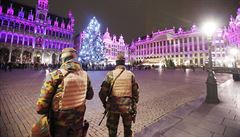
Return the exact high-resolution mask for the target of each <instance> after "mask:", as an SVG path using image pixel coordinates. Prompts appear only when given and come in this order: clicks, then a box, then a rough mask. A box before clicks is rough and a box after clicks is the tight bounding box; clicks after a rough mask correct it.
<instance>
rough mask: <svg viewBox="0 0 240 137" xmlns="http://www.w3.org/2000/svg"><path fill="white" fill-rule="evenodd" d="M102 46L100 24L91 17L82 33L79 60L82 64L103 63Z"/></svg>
mask: <svg viewBox="0 0 240 137" xmlns="http://www.w3.org/2000/svg"><path fill="white" fill-rule="evenodd" d="M103 52H104V44H103V41H102V37H101V32H100V24H99V23H98V21H97V19H96V18H95V17H93V18H92V19H91V21H90V23H89V24H88V27H87V28H86V29H85V30H84V32H83V39H82V43H81V50H80V53H79V60H80V61H81V62H82V63H84V64H98V63H101V62H102V61H104V59H105V58H104V55H103Z"/></svg>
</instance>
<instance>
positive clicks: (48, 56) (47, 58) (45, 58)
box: [42, 52, 52, 64]
mask: <svg viewBox="0 0 240 137" xmlns="http://www.w3.org/2000/svg"><path fill="white" fill-rule="evenodd" d="M51 58H52V57H51V54H50V53H48V52H45V53H44V55H43V62H42V63H44V64H51Z"/></svg>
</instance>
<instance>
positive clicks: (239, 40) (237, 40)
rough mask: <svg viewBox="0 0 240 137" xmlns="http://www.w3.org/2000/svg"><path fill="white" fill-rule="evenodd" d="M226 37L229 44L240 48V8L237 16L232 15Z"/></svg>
mask: <svg viewBox="0 0 240 137" xmlns="http://www.w3.org/2000/svg"><path fill="white" fill-rule="evenodd" d="M225 37H226V40H227V42H228V43H229V45H232V46H235V47H239V48H240V8H238V10H237V16H236V18H233V16H231V17H230V21H229V26H228V27H227V28H225Z"/></svg>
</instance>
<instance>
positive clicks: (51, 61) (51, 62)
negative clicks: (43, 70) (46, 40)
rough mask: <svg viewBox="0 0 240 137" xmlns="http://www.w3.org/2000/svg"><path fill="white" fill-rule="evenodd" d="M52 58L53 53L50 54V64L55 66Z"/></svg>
mask: <svg viewBox="0 0 240 137" xmlns="http://www.w3.org/2000/svg"><path fill="white" fill-rule="evenodd" d="M52 57H53V52H50V60H49V62H50V64H53V60H52Z"/></svg>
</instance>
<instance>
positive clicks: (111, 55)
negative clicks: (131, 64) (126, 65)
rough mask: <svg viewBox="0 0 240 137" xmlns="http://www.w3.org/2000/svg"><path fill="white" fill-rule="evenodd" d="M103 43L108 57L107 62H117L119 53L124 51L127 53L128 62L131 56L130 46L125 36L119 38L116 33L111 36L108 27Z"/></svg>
mask: <svg viewBox="0 0 240 137" xmlns="http://www.w3.org/2000/svg"><path fill="white" fill-rule="evenodd" d="M103 43H104V46H105V49H104V56H105V58H106V59H107V60H106V61H107V64H109V63H110V64H115V61H116V57H117V55H118V54H119V53H123V54H124V55H125V59H126V62H128V58H129V53H128V51H129V49H128V48H129V47H128V45H127V44H126V43H125V41H124V38H123V36H122V35H121V36H120V37H119V39H117V36H116V35H113V36H111V35H110V33H109V31H108V28H107V29H106V32H105V33H104V35H103Z"/></svg>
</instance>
